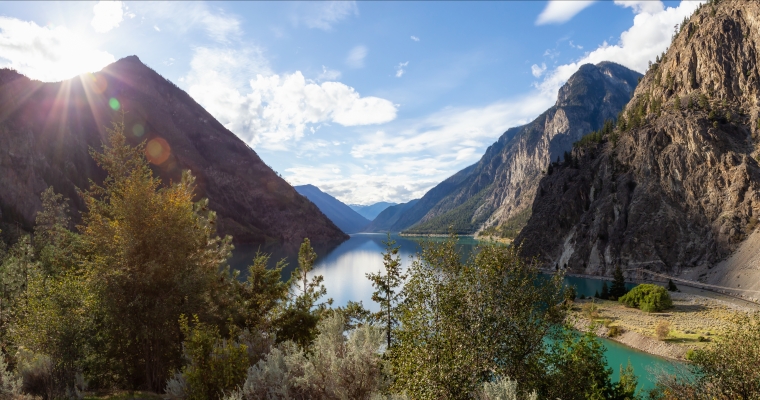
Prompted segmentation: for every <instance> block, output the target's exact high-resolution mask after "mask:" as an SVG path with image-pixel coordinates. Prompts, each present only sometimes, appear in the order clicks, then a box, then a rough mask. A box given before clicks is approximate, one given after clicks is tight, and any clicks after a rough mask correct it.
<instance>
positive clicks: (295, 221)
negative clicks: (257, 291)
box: [0, 56, 347, 245]
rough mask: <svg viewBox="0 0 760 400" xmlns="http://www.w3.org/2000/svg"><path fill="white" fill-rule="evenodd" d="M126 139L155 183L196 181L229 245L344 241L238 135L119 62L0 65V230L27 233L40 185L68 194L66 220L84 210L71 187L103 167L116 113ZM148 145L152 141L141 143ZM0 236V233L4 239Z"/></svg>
mask: <svg viewBox="0 0 760 400" xmlns="http://www.w3.org/2000/svg"><path fill="white" fill-rule="evenodd" d="M121 111H125V114H124V123H125V127H126V131H127V134H128V136H129V138H128V139H129V141H130V142H131V143H132V144H137V143H139V142H141V141H147V142H148V143H149V146H152V147H151V148H153V149H157V150H158V151H157V153H156V154H153V155H152V156H151V157H149V158H150V160H151V162H152V167H153V170H154V172H155V173H156V174H157V175H158V176H160V177H161V179H162V181H163V182H164V183H165V184H169V183H170V182H172V181H175V182H176V181H178V180H179V179H180V177H181V173H182V170H190V171H192V173H193V174H194V175H195V176H196V177H197V180H196V182H197V189H196V190H197V194H198V196H199V197H207V198H208V199H209V207H210V208H211V209H213V210H214V211H216V212H217V216H218V220H217V230H218V232H219V233H220V234H222V235H225V234H230V235H232V236H233V239H234V241H235V242H236V243H239V244H252V245H263V244H275V243H280V244H291V245H293V244H295V245H297V244H298V243H299V242H300V241H301V240H302V239H303V238H304V237H308V238H310V239H311V240H312V242H314V243H315V244H318V243H339V242H341V241H343V240H345V239H346V238H347V236H346V235H345V234H344V233H343V232H341V230H340V229H339V228H338V227H337V226H336V225H335V224H334V223H333V222H331V221H330V220H329V219H328V218H327V217H325V216H324V215H323V214H322V213H321V212H320V211H319V209H318V208H317V207H316V206H315V205H314V204H312V203H311V202H310V201H309V200H308V199H306V198H304V197H303V196H301V195H299V194H298V193H297V192H296V191H295V190H294V189H293V188H292V187H291V186H290V185H289V184H288V183H287V182H285V180H283V179H282V178H280V177H279V176H278V175H277V174H276V173H275V172H274V171H272V169H271V168H269V167H268V166H267V165H266V164H265V163H264V162H263V161H262V160H261V159H260V158H259V156H258V155H257V154H256V152H254V151H253V150H252V149H251V148H250V147H248V146H247V145H246V144H245V143H244V142H243V141H241V140H240V139H239V138H238V137H237V136H235V134H233V133H232V132H230V131H229V130H227V129H226V128H225V127H224V126H222V124H220V123H219V122H218V121H217V120H215V119H214V117H212V116H211V114H209V113H208V112H207V111H206V110H204V109H203V107H201V106H200V105H199V104H198V103H197V102H196V101H195V100H193V99H192V98H191V97H190V96H189V95H188V94H187V93H185V92H184V91H182V90H181V89H179V88H178V87H177V86H176V85H174V84H173V83H172V82H170V81H168V80H166V79H164V78H163V77H161V76H160V75H159V74H157V73H156V72H155V71H153V70H152V69H150V68H148V67H147V66H145V65H144V64H143V63H142V62H140V60H139V59H138V58H137V57H136V56H130V57H126V58H123V59H121V60H119V61H117V62H115V63H113V64H111V65H109V66H107V67H106V68H104V69H103V70H102V71H100V72H97V73H95V74H87V75H82V76H79V77H75V78H73V79H70V80H67V81H63V82H54V83H42V82H39V81H34V80H31V79H29V78H27V77H25V76H23V75H21V74H19V73H17V72H15V71H13V70H10V69H0V187H2V190H0V229H2V230H3V234H5V235H7V234H9V233H11V232H16V231H17V227H18V229H23V230H27V231H29V230H31V229H32V227H33V224H34V220H35V216H36V213H37V211H39V210H40V209H41V206H42V205H41V202H40V193H41V192H42V191H43V190H45V189H46V188H47V187H48V186H53V187H54V189H55V190H56V191H57V192H59V193H62V194H63V195H65V196H66V197H68V198H69V199H70V203H71V208H72V211H73V212H74V219H75V221H76V220H78V219H79V212H81V211H82V210H83V209H84V204H83V202H82V199H81V197H80V196H79V195H78V194H77V188H81V189H85V188H87V187H88V186H89V180H90V179H91V180H93V181H95V182H97V183H100V182H102V181H103V178H104V173H103V171H102V169H100V168H99V167H98V166H97V165H96V164H95V162H94V161H93V160H92V157H91V156H90V154H89V151H90V149H91V148H92V149H100V148H101V146H102V144H103V140H104V139H105V138H106V132H105V129H106V128H108V127H110V126H111V122H112V121H117V120H120V119H121V118H122V114H121ZM151 143H152V144H151ZM6 239H7V238H6Z"/></svg>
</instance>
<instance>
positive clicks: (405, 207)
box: [364, 199, 420, 232]
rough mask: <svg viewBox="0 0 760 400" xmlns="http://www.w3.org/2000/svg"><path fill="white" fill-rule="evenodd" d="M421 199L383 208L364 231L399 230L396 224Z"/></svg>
mask: <svg viewBox="0 0 760 400" xmlns="http://www.w3.org/2000/svg"><path fill="white" fill-rule="evenodd" d="M419 201H420V200H419V199H417V200H411V201H409V202H406V203H401V204H396V205H395V206H390V207H388V208H386V209H385V210H383V212H381V213H380V214H379V215H378V216H377V217H376V218H375V219H374V220H373V221H372V223H370V224H369V226H367V227H366V228H364V232H398V230H397V229H396V228H394V227H395V226H397V225H398V220H399V218H400V217H402V216H403V215H404V214H405V213H406V212H408V211H409V210H410V209H412V208H414V205H415V204H417V202H419Z"/></svg>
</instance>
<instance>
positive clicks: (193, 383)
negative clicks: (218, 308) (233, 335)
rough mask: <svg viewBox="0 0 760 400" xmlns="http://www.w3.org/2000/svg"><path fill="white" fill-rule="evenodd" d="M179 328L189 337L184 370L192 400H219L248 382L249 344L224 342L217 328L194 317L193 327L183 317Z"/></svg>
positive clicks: (185, 350) (185, 349) (188, 395)
mask: <svg viewBox="0 0 760 400" xmlns="http://www.w3.org/2000/svg"><path fill="white" fill-rule="evenodd" d="M179 326H180V329H181V330H182V334H183V335H184V337H185V341H184V342H183V352H184V357H185V359H186V360H187V364H186V365H185V367H184V368H183V369H182V377H183V378H184V380H185V382H186V385H187V386H186V387H187V393H186V394H187V398H188V399H189V400H203V399H217V398H222V397H223V395H224V394H225V393H228V392H231V391H233V390H235V389H236V388H237V387H238V386H240V385H242V384H243V382H244V381H245V377H246V372H247V370H248V366H249V365H250V361H249V358H248V349H247V347H246V345H244V344H239V343H236V342H235V341H234V340H225V339H222V337H221V335H220V334H219V329H218V328H217V327H216V326H212V325H208V324H204V323H202V322H201V321H200V320H199V319H198V316H197V315H195V316H193V321H192V326H191V324H190V321H189V320H188V318H187V316H185V315H181V316H180V318H179Z"/></svg>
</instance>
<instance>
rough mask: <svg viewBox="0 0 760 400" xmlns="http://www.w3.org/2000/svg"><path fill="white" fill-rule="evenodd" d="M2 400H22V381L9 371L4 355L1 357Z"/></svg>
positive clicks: (0, 388) (0, 381) (0, 382)
mask: <svg viewBox="0 0 760 400" xmlns="http://www.w3.org/2000/svg"><path fill="white" fill-rule="evenodd" d="M0 398H2V399H17V398H22V397H21V379H19V378H18V377H17V376H15V375H14V374H13V373H12V372H11V371H9V370H8V363H7V362H6V361H5V357H3V356H2V355H0Z"/></svg>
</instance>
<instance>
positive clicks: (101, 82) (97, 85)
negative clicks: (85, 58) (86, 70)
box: [91, 74, 108, 94]
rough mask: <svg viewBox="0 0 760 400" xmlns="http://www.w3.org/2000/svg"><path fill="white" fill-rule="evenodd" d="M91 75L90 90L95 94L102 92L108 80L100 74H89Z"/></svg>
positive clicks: (106, 87) (106, 86)
mask: <svg viewBox="0 0 760 400" xmlns="http://www.w3.org/2000/svg"><path fill="white" fill-rule="evenodd" d="M91 77H92V91H93V92H95V93H97V94H103V93H104V92H105V91H106V89H108V81H107V80H106V77H105V76H103V75H101V74H91Z"/></svg>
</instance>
